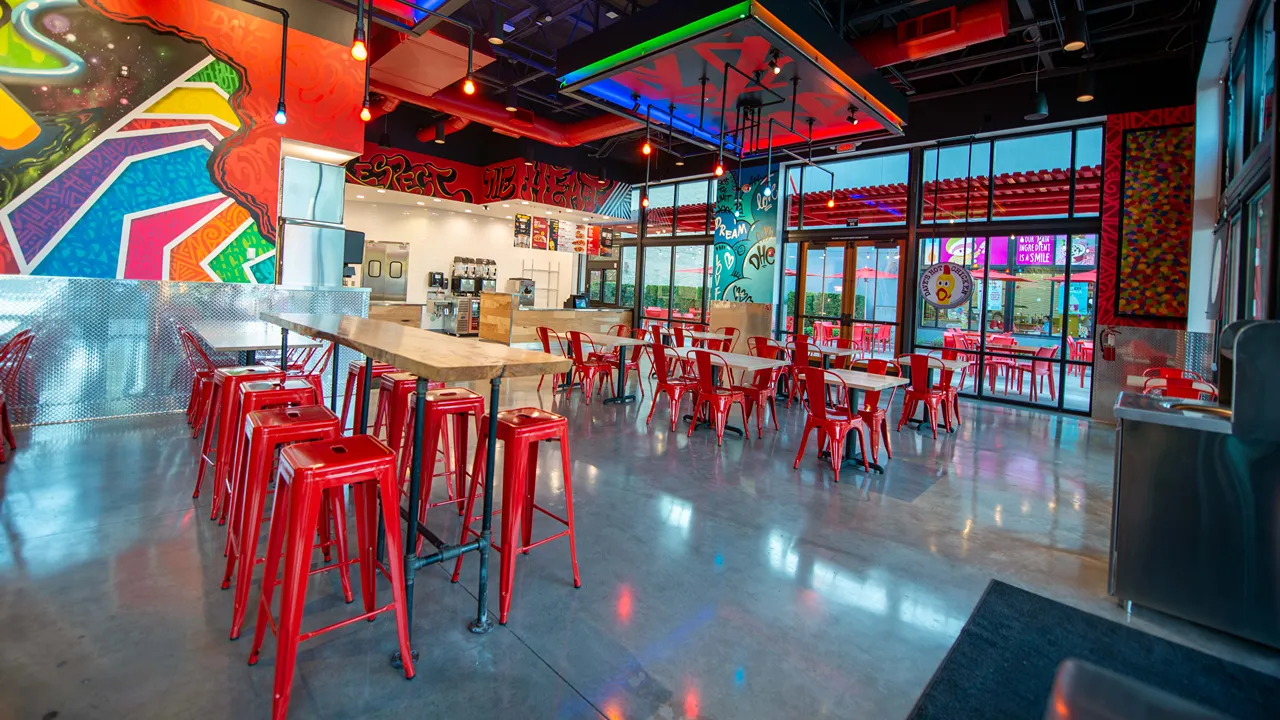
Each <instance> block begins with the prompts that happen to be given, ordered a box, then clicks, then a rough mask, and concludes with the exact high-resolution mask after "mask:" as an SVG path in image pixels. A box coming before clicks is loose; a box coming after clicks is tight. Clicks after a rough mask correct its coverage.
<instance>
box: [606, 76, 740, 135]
mask: <svg viewBox="0 0 1280 720" xmlns="http://www.w3.org/2000/svg"><path fill="white" fill-rule="evenodd" d="M581 89H582V91H583V92H585V93H587V94H589V95H593V96H595V97H597V98H600V99H601V100H604V101H606V102H608V103H611V104H613V105H616V106H618V107H623V108H630V107H632V106H634V105H635V104H636V101H635V99H634V98H633V97H632V96H631V90H629V89H628V88H626V87H625V86H623V84H622V83H620V82H618V81H617V80H613V79H611V78H607V79H604V80H599V81H597V82H593V83H591V84H590V85H584V86H583V87H582V88H581ZM650 106H652V108H653V109H652V110H650V111H649V120H650V121H651V122H652V123H654V124H656V125H667V126H670V127H672V128H673V129H674V130H675V131H676V132H680V133H684V134H686V135H690V136H692V137H695V138H697V139H699V140H704V141H706V142H708V143H710V144H712V145H718V144H719V142H720V136H719V134H717V133H715V132H713V131H710V130H707V129H705V128H700V127H698V126H697V125H695V124H694V123H692V122H690V121H688V120H686V119H684V118H681V117H678V116H676V117H673V116H672V115H670V114H669V113H668V112H667V110H666V103H664V102H663V101H661V100H652V99H649V98H646V97H644V96H643V95H641V96H640V110H641V112H640V113H638V114H636V115H635V116H636V117H637V118H638V119H640V120H643V119H644V110H645V109H646V108H648V107H650ZM724 149H725V150H727V151H730V152H733V153H737V152H738V150H739V148H738V146H737V145H736V144H735V143H734V142H733V140H732V139H731V138H728V137H726V138H725V142H724Z"/></svg>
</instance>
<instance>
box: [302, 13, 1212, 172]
mask: <svg viewBox="0 0 1280 720" xmlns="http://www.w3.org/2000/svg"><path fill="white" fill-rule="evenodd" d="M322 1H323V2H326V3H329V4H331V5H342V4H343V3H344V0H322ZM396 1H399V0H396ZM794 1H795V2H798V3H805V2H806V0H794ZM663 2H680V0H662V2H657V3H655V2H653V1H652V0H643V1H640V2H624V1H623V0H534V1H533V2H530V1H527V0H501V2H500V3H495V2H494V0H454V2H453V3H451V4H450V5H446V6H445V7H446V8H452V9H451V12H450V17H451V18H453V19H454V20H457V21H459V22H462V23H465V24H467V25H470V26H472V27H473V28H475V29H476V31H477V38H478V40H479V38H481V37H483V36H484V35H485V34H486V33H487V31H488V28H489V27H490V23H491V18H492V13H493V11H494V9H495V7H499V8H500V9H501V12H502V13H503V17H504V18H505V19H506V23H508V24H509V25H511V26H513V27H514V28H515V29H514V31H512V32H509V33H507V36H506V42H505V44H503V45H502V46H501V47H498V48H494V47H492V46H489V47H488V48H487V49H488V50H490V51H494V50H496V52H497V55H498V57H499V62H495V63H493V64H491V65H489V66H488V67H486V68H484V69H483V70H482V71H480V72H479V73H478V80H479V84H480V88H481V92H486V93H492V94H494V95H495V96H497V95H499V94H500V93H502V92H504V91H505V89H506V88H507V87H510V86H513V85H514V86H516V87H518V88H519V91H520V94H521V103H522V105H523V106H524V107H527V108H529V109H531V110H533V111H534V112H535V113H537V114H538V115H540V116H545V117H549V118H552V119H555V120H559V121H565V122H571V121H574V120H580V119H582V118H585V117H590V116H592V115H595V114H598V112H599V111H598V110H596V109H594V108H591V107H588V106H584V105H582V104H581V103H578V102H576V101H573V100H572V99H570V98H566V97H563V96H561V95H559V94H558V92H557V83H556V80H555V78H554V75H553V68H554V66H555V56H556V52H557V50H558V49H560V48H562V47H564V46H566V45H568V44H569V43H570V42H572V41H573V40H575V39H578V38H581V37H583V36H584V35H585V34H587V33H591V32H593V31H594V30H595V29H596V28H597V27H601V26H606V25H608V24H611V23H614V22H623V21H625V19H626V17H627V16H628V15H631V14H633V13H637V12H662V8H661V4H662V3H663ZM1077 3H1079V5H1078V6H1077V5H1076V4H1077ZM806 4H807V5H808V7H809V10H810V11H811V12H813V13H815V14H817V15H818V16H819V17H821V18H822V19H823V20H824V21H825V22H827V23H828V24H829V25H831V26H832V27H843V30H844V37H845V38H847V39H849V40H854V39H856V38H859V37H862V36H865V35H867V34H869V33H872V32H875V31H877V30H880V29H883V28H889V27H893V26H894V25H895V24H896V23H900V22H902V21H903V20H906V19H909V18H913V17H917V16H919V15H922V14H924V13H928V12H932V11H935V10H938V9H942V8H945V7H948V6H951V5H966V4H968V3H966V2H957V1H956V0H807V3H806ZM1213 5H1214V2H1213V0H1009V24H1010V32H1009V34H1008V35H1007V36H1005V37H1003V38H1000V39H997V40H991V41H987V42H983V43H979V44H976V45H972V46H970V47H967V48H964V49H963V50H958V51H955V52H951V53H948V54H945V55H940V56H937V57H932V58H927V59H924V60H920V61H917V62H905V63H901V64H899V65H894V66H891V67H888V68H884V69H883V70H882V71H881V72H883V73H885V75H886V77H887V78H888V79H889V80H890V82H891V83H893V84H894V85H895V86H897V87H898V89H899V90H900V91H901V92H903V93H904V94H906V95H907V96H908V98H909V100H910V110H909V116H908V118H907V122H908V125H907V136H906V138H905V142H919V141H924V140H932V139H940V138H948V137H957V136H962V135H966V134H969V133H974V132H980V131H993V130H1003V129H1010V128H1015V127H1022V126H1027V125H1030V124H1032V123H1028V122H1027V121H1026V120H1024V119H1023V116H1024V115H1025V114H1026V113H1027V112H1028V108H1027V106H1028V105H1029V104H1030V103H1031V101H1032V99H1033V95H1034V91H1035V88H1036V87H1037V85H1038V87H1039V89H1041V90H1044V91H1045V92H1046V93H1047V94H1048V96H1049V105H1050V115H1049V118H1048V119H1047V120H1045V121H1043V122H1058V121H1063V120H1072V119H1078V118H1086V117H1097V116H1102V115H1107V114H1112V113H1116V112H1128V111H1133V110H1144V109H1154V108H1160V107H1169V106H1174V105H1181V104H1190V103H1192V102H1193V101H1194V87H1195V77H1196V68H1197V66H1198V64H1199V58H1200V56H1201V54H1202V52H1203V42H1204V35H1205V33H1206V31H1207V27H1208V22H1209V18H1210V16H1211V15H1212V12H1213ZM1077 7H1079V8H1082V9H1083V12H1084V13H1085V17H1086V19H1087V23H1088V27H1089V39H1090V44H1089V46H1088V48H1086V50H1085V51H1082V52H1074V53H1068V52H1066V51H1065V50H1063V48H1062V33H1063V29H1062V28H1063V22H1064V20H1065V19H1066V18H1067V17H1069V14H1070V13H1072V12H1074V11H1076V8H1077ZM486 45H487V43H486ZM1086 71H1089V72H1092V73H1093V75H1094V78H1095V81H1096V85H1097V93H1096V95H1097V99H1096V100H1094V101H1093V102H1091V103H1078V102H1076V100H1075V97H1076V92H1075V91H1076V87H1077V81H1078V80H1079V76H1080V74H1081V73H1083V72H1086ZM437 117H438V116H437V115H436V114H435V113H432V112H430V111H427V110H423V109H421V108H416V107H413V106H409V105H407V104H401V106H400V107H399V108H398V109H397V110H396V111H395V112H394V113H392V115H391V118H390V119H389V120H388V121H387V122H388V124H389V126H390V134H391V136H392V140H393V143H394V144H395V145H397V146H401V147H407V148H409V149H418V150H421V151H423V152H431V153H435V154H441V151H442V148H441V146H438V145H432V144H421V143H419V142H418V141H417V140H416V138H414V137H413V132H412V131H413V130H415V129H416V128H418V127H422V126H425V125H427V124H430V123H431V122H433V121H434V120H435V119H436V118H437ZM372 125H373V126H374V127H370V128H369V133H368V136H369V139H370V140H375V139H377V137H378V136H379V135H380V134H381V133H382V132H383V129H382V127H381V126H382V123H381V122H375V123H373V124H372ZM641 134H643V133H641ZM626 140H627V138H612V139H610V140H606V141H601V142H597V143H592V144H590V145H587V146H583V147H582V148H578V149H575V150H571V151H556V150H555V149H552V148H547V147H545V146H543V147H540V148H539V152H540V153H541V157H545V158H547V159H556V160H557V161H560V162H566V163H571V164H573V165H575V166H580V167H582V169H584V170H588V171H593V172H594V171H597V170H598V166H599V164H600V163H601V161H602V159H604V160H605V161H607V162H609V163H610V165H614V166H615V167H614V168H613V171H614V172H616V173H617V175H618V176H619V177H630V178H631V179H642V177H640V175H641V173H642V168H643V165H642V164H640V163H639V162H638V161H639V157H638V153H637V152H636V149H635V147H633V145H634V144H635V143H631V142H627V141H626ZM902 142H904V139H902V138H897V139H891V140H885V141H880V142H879V144H898V143H902ZM876 144H877V143H876V142H868V143H866V144H865V145H864V147H873V146H875V145H876ZM449 145H451V146H452V147H450V148H449V150H448V153H449V154H452V155H456V156H457V159H460V160H462V159H469V160H470V161H471V162H475V163H477V164H482V163H486V162H494V161H497V160H501V159H505V157H511V156H513V155H516V154H520V153H521V152H522V151H526V150H527V145H526V146H524V147H522V146H521V145H520V144H519V143H518V142H517V141H514V140H511V139H509V138H505V137H503V136H500V135H496V134H494V133H493V132H491V131H490V130H489V129H488V128H485V127H483V126H478V125H475V124H472V125H471V127H469V128H467V129H465V130H463V131H461V132H459V133H457V134H456V135H454V136H450V143H449ZM830 150H831V149H830V148H822V149H815V151H816V152H821V151H828V152H829V151H830ZM500 156H504V157H500ZM703 160H705V162H700V161H699V160H697V159H691V160H690V162H689V163H688V164H687V165H686V166H683V167H678V168H677V167H674V165H673V164H672V163H670V162H666V163H663V164H662V166H661V167H660V168H659V169H658V174H660V175H667V174H673V175H687V174H691V173H692V172H699V171H703V172H705V171H707V170H709V169H710V164H711V160H710V158H704V159H703ZM704 164H705V165H707V167H705V168H703V167H701V165H704Z"/></svg>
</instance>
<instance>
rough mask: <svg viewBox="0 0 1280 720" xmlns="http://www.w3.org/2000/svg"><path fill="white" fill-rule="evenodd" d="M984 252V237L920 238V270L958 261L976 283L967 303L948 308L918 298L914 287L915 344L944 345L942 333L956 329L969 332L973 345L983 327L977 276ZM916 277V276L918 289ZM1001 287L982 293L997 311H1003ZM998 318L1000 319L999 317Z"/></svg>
mask: <svg viewBox="0 0 1280 720" xmlns="http://www.w3.org/2000/svg"><path fill="white" fill-rule="evenodd" d="M987 254H988V243H987V239H986V238H964V237H958V238H922V239H921V240H920V273H923V272H924V269H925V268H927V267H929V266H930V265H933V264H934V263H938V262H943V261H946V262H954V263H961V264H963V265H964V266H966V267H968V268H970V269H971V270H972V271H973V273H974V276H975V277H974V279H975V280H976V281H978V282H977V284H976V287H975V288H974V291H973V295H972V296H971V297H970V298H969V302H968V303H966V304H964V305H961V306H959V307H954V308H950V309H940V308H937V307H934V306H933V305H930V304H929V303H927V302H925V301H924V299H923V298H921V297H920V295H919V290H918V289H917V290H916V304H917V305H918V306H919V307H920V314H919V315H918V316H917V325H916V328H917V329H916V344H917V345H919V346H924V347H929V348H932V347H943V339H944V333H945V332H946V331H948V330H950V331H952V332H953V333H954V332H955V331H961V332H965V333H970V334H971V336H972V338H973V339H974V345H975V346H976V345H977V344H978V338H979V336H980V332H979V331H980V330H981V328H982V300H983V296H984V292H983V284H982V282H981V281H980V279H981V274H982V268H984V267H985V264H986V261H987ZM1001 261H1002V262H1003V261H1005V259H1004V255H1002V256H1001ZM919 279H920V278H919V276H917V277H916V287H917V288H918V287H919ZM1001 290H1003V287H1002V286H995V289H994V292H992V293H985V294H986V295H989V300H990V307H991V308H992V309H993V311H996V312H1002V311H1001V310H1000V309H1001V308H1003V307H1004V296H1003V294H1002V293H1001ZM993 315H994V312H993ZM1000 320H1001V321H1002V320H1003V317H1002V316H1001V318H1000Z"/></svg>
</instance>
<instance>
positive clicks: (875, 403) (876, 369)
mask: <svg viewBox="0 0 1280 720" xmlns="http://www.w3.org/2000/svg"><path fill="white" fill-rule="evenodd" d="M889 368H893V374H894V375H897V376H898V377H902V366H901V365H899V364H898V363H896V362H894V361H892V360H881V359H880V358H870V359H868V360H867V373H868V374H871V375H888V374H889ZM882 392H884V391H883V390H867V391H866V392H864V393H862V397H863V403H862V406H863V407H864V408H867V409H874V408H877V407H879V406H880V393H882ZM897 393H898V388H894V389H893V390H892V391H891V392H890V393H889V404H890V405H892V404H893V396H894V395H896V394H897Z"/></svg>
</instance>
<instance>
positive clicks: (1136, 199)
mask: <svg viewBox="0 0 1280 720" xmlns="http://www.w3.org/2000/svg"><path fill="white" fill-rule="evenodd" d="M1194 133H1195V130H1194V129H1193V128H1192V127H1191V126H1185V125H1184V126H1181V127H1162V128H1153V129H1150V130H1129V131H1127V132H1125V136H1124V168H1123V171H1122V172H1123V173H1124V178H1123V189H1122V193H1123V201H1122V202H1123V214H1122V218H1123V219H1122V224H1121V229H1120V245H1119V250H1118V253H1117V254H1118V258H1119V260H1118V261H1119V267H1118V268H1117V280H1116V314H1117V315H1121V316H1126V315H1137V316H1141V317H1159V318H1185V317H1186V316H1187V287H1188V283H1189V275H1190V271H1191V262H1190V245H1191V212H1192V207H1191V203H1192V199H1191V186H1192V184H1193V181H1194V177H1195V134H1194Z"/></svg>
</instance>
